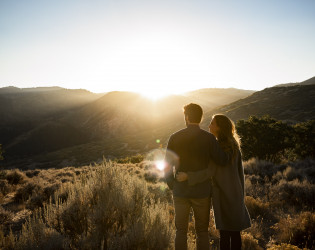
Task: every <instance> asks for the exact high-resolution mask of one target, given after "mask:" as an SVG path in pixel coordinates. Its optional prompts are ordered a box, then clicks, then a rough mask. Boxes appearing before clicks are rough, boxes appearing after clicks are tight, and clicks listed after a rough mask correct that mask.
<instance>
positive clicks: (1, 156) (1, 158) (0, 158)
mask: <svg viewBox="0 0 315 250" xmlns="http://www.w3.org/2000/svg"><path fill="white" fill-rule="evenodd" d="M2 154H3V150H2V145H1V144H0V160H3V155H2Z"/></svg>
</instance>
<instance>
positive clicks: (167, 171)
mask: <svg viewBox="0 0 315 250" xmlns="http://www.w3.org/2000/svg"><path fill="white" fill-rule="evenodd" d="M173 144H174V139H173V137H172V136H171V137H170V139H169V141H168V144H167V148H166V153H165V158H164V161H165V164H166V166H165V168H164V177H165V179H166V183H167V185H168V187H169V188H170V189H171V190H172V189H173V185H174V180H175V178H174V172H173V167H174V165H176V162H175V161H176V159H175V157H174V155H175V153H173V149H174V145H173Z"/></svg>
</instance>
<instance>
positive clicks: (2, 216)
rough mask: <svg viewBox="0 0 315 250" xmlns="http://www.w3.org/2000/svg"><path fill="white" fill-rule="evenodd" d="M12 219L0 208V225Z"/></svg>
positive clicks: (10, 215) (8, 213)
mask: <svg viewBox="0 0 315 250" xmlns="http://www.w3.org/2000/svg"><path fill="white" fill-rule="evenodd" d="M12 218H13V214H12V213H11V212H10V211H7V210H5V209H4V208H3V207H2V206H0V225H4V224H5V223H6V222H8V221H11V219H12Z"/></svg>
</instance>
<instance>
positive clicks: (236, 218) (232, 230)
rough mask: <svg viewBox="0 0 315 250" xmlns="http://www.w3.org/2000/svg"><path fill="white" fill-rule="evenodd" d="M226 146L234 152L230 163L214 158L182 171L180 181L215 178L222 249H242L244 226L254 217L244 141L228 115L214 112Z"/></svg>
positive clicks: (212, 127)
mask: <svg viewBox="0 0 315 250" xmlns="http://www.w3.org/2000/svg"><path fill="white" fill-rule="evenodd" d="M209 129H210V132H211V133H212V134H213V135H214V136H215V137H216V138H217V140H218V142H219V144H220V146H221V147H222V149H223V150H224V151H226V152H228V153H229V155H230V156H231V159H230V162H229V163H228V164H227V165H226V166H217V165H216V164H215V163H213V162H210V164H209V168H208V169H206V170H202V171H198V172H187V173H184V172H180V173H178V174H177V176H176V178H177V180H178V181H188V184H189V185H194V184H196V183H199V182H203V181H205V180H206V179H211V180H212V184H213V189H212V190H213V193H212V202H213V211H214V219H215V225H216V228H217V229H219V230H220V249H221V250H225V249H241V246H242V241H241V233H240V231H241V230H244V229H246V228H248V227H250V217H249V214H248V211H247V208H246V206H245V203H244V169H243V165H242V160H241V152H240V143H239V138H238V135H237V133H236V131H235V126H234V123H233V122H232V121H231V120H230V119H229V118H228V117H227V116H225V115H214V116H213V117H212V121H211V123H210V125H209Z"/></svg>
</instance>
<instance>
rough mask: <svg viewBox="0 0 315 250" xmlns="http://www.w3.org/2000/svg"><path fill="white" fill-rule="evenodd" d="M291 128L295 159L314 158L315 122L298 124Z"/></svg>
mask: <svg viewBox="0 0 315 250" xmlns="http://www.w3.org/2000/svg"><path fill="white" fill-rule="evenodd" d="M293 128H294V132H295V133H294V136H293V143H294V145H295V147H294V153H295V154H296V156H297V158H300V159H304V158H306V157H312V158H315V120H310V121H307V122H303V123H298V124H296V125H295V126H294V127H293Z"/></svg>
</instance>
